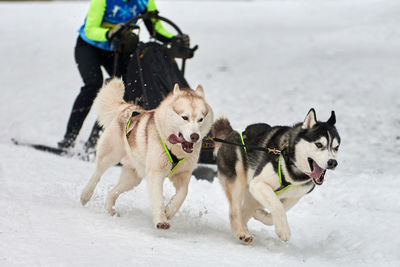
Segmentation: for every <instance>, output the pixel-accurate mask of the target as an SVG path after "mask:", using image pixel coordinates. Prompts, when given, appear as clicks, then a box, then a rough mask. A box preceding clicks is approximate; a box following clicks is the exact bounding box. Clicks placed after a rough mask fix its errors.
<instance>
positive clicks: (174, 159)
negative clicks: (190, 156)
mask: <svg viewBox="0 0 400 267" xmlns="http://www.w3.org/2000/svg"><path fill="white" fill-rule="evenodd" d="M160 139H161V143H162V144H163V147H164V150H165V153H167V156H168V158H169V160H170V161H171V164H172V167H171V170H170V171H169V174H168V175H167V177H168V176H170V175H171V173H172V172H173V171H174V170H175V169H176V167H178V165H179V163H181V162H182V161H184V160H185V159H186V158H183V159H178V158H177V157H176V156H175V154H174V153H172V152H171V151H170V150H169V149H168V148H167V145H166V144H165V142H164V140H163V139H162V138H160Z"/></svg>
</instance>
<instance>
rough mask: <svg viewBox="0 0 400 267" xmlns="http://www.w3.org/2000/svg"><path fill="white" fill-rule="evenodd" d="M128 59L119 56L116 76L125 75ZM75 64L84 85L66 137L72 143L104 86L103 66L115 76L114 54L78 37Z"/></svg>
mask: <svg viewBox="0 0 400 267" xmlns="http://www.w3.org/2000/svg"><path fill="white" fill-rule="evenodd" d="M128 58H129V57H128V56H127V55H120V56H119V58H118V61H119V63H118V68H117V70H116V72H117V73H116V76H119V77H121V76H122V74H125V70H126V66H127V62H128ZM75 62H76V64H77V66H78V70H79V73H80V75H81V77H82V80H83V83H84V85H83V86H82V88H81V90H80V92H79V94H78V96H77V97H76V99H75V102H74V104H73V107H72V111H71V115H70V117H69V120H68V124H67V131H66V133H65V135H64V139H67V140H70V141H72V142H73V141H74V140H75V138H76V137H77V136H78V134H79V131H80V129H81V128H82V125H83V122H84V120H85V118H86V116H87V115H88V113H89V111H90V108H91V106H92V104H93V101H94V99H95V98H96V95H97V92H98V91H99V89H100V88H101V87H102V85H103V81H104V78H103V74H102V71H101V66H103V67H104V68H105V70H106V71H107V73H108V74H109V75H110V76H112V75H113V74H114V73H113V72H114V53H113V52H111V51H106V50H102V49H99V48H97V47H95V46H92V45H90V44H88V43H87V42H85V41H84V40H83V39H82V38H81V37H78V39H77V41H76V46H75Z"/></svg>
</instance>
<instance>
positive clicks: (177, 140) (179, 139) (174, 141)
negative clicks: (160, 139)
mask: <svg viewBox="0 0 400 267" xmlns="http://www.w3.org/2000/svg"><path fill="white" fill-rule="evenodd" d="M167 140H168V142H170V143H171V144H177V143H182V142H184V141H185V140H184V139H183V138H182V137H178V136H176V135H175V134H171V135H170V136H168V139H167Z"/></svg>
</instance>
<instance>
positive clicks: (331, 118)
mask: <svg viewBox="0 0 400 267" xmlns="http://www.w3.org/2000/svg"><path fill="white" fill-rule="evenodd" d="M326 123H328V124H330V125H332V126H333V125H335V123H336V116H335V111H334V110H332V112H331V117H330V118H329V119H328V121H327V122H326Z"/></svg>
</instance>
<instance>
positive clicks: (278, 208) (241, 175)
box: [212, 109, 340, 244]
mask: <svg viewBox="0 0 400 267" xmlns="http://www.w3.org/2000/svg"><path fill="white" fill-rule="evenodd" d="M335 122H336V118H335V113H334V112H333V111H332V115H331V117H330V119H329V120H328V121H327V122H319V121H317V120H316V117H315V111H314V109H311V110H310V111H309V113H308V114H307V116H306V118H305V120H304V122H303V123H299V124H297V125H295V126H293V127H286V126H275V127H271V126H269V125H268V124H264V123H260V124H253V125H250V126H248V127H247V128H246V130H245V131H244V132H243V138H244V139H245V144H246V146H247V147H248V149H247V152H246V151H245V150H244V149H243V148H242V147H240V146H235V145H231V144H225V143H222V144H221V143H217V144H216V148H215V153H216V155H217V165H218V177H219V180H220V182H221V184H222V186H223V188H224V190H225V193H226V196H227V198H228V202H229V217H230V223H231V228H232V231H233V233H234V234H235V236H236V237H237V238H238V239H239V240H241V241H242V242H243V243H246V244H247V243H250V242H251V241H252V240H253V236H252V235H251V234H250V233H249V231H248V229H247V222H248V221H249V219H250V218H254V219H256V220H258V221H260V222H262V223H264V224H265V225H274V226H275V232H276V234H277V235H278V237H279V238H280V239H281V240H283V241H288V240H289V238H290V229H289V225H288V222H287V218H286V211H287V210H289V209H290V208H291V207H293V206H294V205H295V204H296V203H297V202H298V201H299V199H300V198H301V197H303V196H304V195H305V194H307V193H309V192H310V191H312V190H313V189H314V187H315V184H318V185H321V184H322V183H323V179H324V174H325V172H326V169H334V168H335V167H336V165H337V161H336V155H337V151H338V148H339V144H340V137H339V135H338V133H337V130H336V128H335V126H334V124H335ZM212 132H213V136H214V137H217V138H220V139H225V140H226V141H229V142H232V143H235V144H241V143H242V142H241V137H240V134H239V133H238V132H236V131H234V130H233V129H232V127H231V125H230V123H229V121H228V120H227V119H226V118H220V119H217V120H216V122H215V123H214V125H213V128H212ZM251 146H253V147H254V146H255V147H263V148H270V149H275V150H271V152H270V153H268V152H266V151H259V150H253V149H251ZM277 150H282V152H281V153H279V151H277ZM272 151H275V153H276V154H274V153H272ZM279 157H280V168H281V170H282V171H281V172H282V176H283V177H284V179H285V180H286V181H287V182H289V183H290V184H291V186H289V187H287V188H285V189H283V190H280V191H279V189H281V188H282V186H281V182H280V178H279V174H278V173H279V171H278V168H279V167H278V163H279V161H278V158H279ZM265 208H266V209H267V210H268V212H267V211H265V210H264V209H265Z"/></svg>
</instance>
